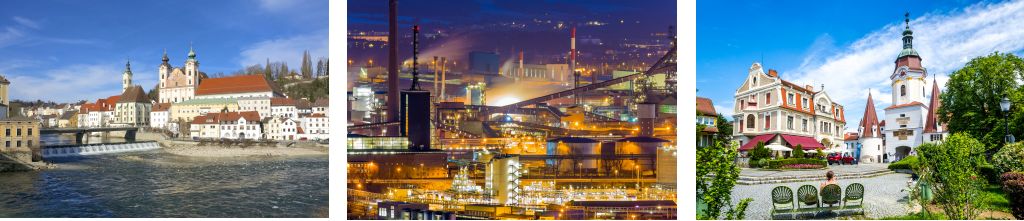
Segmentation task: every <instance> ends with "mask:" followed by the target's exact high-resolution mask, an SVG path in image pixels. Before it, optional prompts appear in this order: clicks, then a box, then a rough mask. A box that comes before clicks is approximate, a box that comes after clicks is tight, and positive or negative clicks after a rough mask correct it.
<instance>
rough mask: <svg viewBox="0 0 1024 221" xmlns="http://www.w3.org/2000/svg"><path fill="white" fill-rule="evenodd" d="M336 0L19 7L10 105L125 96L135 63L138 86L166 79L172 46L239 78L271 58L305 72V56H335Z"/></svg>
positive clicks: (12, 36) (12, 6)
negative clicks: (331, 25) (163, 67)
mask: <svg viewBox="0 0 1024 221" xmlns="http://www.w3.org/2000/svg"><path fill="white" fill-rule="evenodd" d="M327 30H328V12H327V0H259V1H249V0H221V1H199V0H188V1H128V0H107V1H55V0H43V1H11V2H5V3H4V6H3V7H0V57H2V58H3V59H0V74H2V75H4V76H5V77H7V78H8V79H9V80H10V81H11V99H26V100H35V99H43V100H52V101H59V102H66V101H77V100H82V99H85V100H95V99H97V98H101V97H107V96H110V95H115V94H119V93H120V88H121V87H120V81H121V72H122V71H123V70H124V64H125V59H128V58H130V59H131V62H132V71H133V73H134V75H135V77H134V80H135V84H139V85H142V86H143V87H144V88H145V89H146V90H149V89H152V88H153V86H154V85H156V83H157V78H158V75H157V66H158V65H159V64H160V62H161V61H160V57H161V55H162V53H163V50H164V49H165V48H166V49H167V53H168V56H169V57H170V60H171V61H170V63H171V65H172V66H175V67H180V66H182V65H183V62H184V59H185V57H186V54H187V53H188V48H189V44H190V42H191V43H192V44H193V45H194V48H195V50H196V53H197V59H198V60H199V62H200V70H201V71H203V72H206V73H208V74H211V75H213V74H215V73H218V72H223V73H225V74H230V73H232V72H234V71H236V70H239V69H241V68H243V67H244V66H247V65H250V64H257V63H259V64H262V63H263V62H264V61H265V60H266V59H268V58H269V59H270V60H271V61H286V62H288V64H289V66H290V67H292V68H293V69H298V67H299V64H300V61H301V55H302V51H303V50H307V49H308V50H309V51H310V53H311V56H312V57H314V58H316V57H327V51H328V49H327V42H328V39H327V37H328V31H327Z"/></svg>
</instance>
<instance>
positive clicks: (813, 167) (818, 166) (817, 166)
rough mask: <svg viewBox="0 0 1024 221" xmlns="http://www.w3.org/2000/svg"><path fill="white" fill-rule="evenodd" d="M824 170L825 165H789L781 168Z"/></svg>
mask: <svg viewBox="0 0 1024 221" xmlns="http://www.w3.org/2000/svg"><path fill="white" fill-rule="evenodd" d="M821 168H825V165H820V164H790V165H785V166H782V169H821Z"/></svg>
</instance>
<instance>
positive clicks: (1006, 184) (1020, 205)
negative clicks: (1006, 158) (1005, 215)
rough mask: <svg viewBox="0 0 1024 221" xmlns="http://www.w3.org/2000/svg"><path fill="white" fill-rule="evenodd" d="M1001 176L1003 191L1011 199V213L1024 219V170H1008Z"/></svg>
mask: <svg viewBox="0 0 1024 221" xmlns="http://www.w3.org/2000/svg"><path fill="white" fill-rule="evenodd" d="M1000 178H1001V179H1002V181H1003V192H1006V197H1007V198H1008V200H1009V201H1010V213H1012V214H1013V216H1014V217H1016V218H1017V219H1024V172H1007V173H1003V175H1002V176H1001V177H1000Z"/></svg>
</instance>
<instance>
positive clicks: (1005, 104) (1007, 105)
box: [999, 97, 1014, 144]
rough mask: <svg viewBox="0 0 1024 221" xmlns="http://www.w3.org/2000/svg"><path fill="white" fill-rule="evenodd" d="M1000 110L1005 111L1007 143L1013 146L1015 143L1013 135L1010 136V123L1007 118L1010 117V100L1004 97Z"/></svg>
mask: <svg viewBox="0 0 1024 221" xmlns="http://www.w3.org/2000/svg"><path fill="white" fill-rule="evenodd" d="M999 108H1000V109H1003V123H1005V127H1006V143H1007V144H1011V143H1013V142H1014V138H1013V134H1010V122H1009V121H1007V120H1006V118H1007V116H1009V115H1010V98H1007V97H1003V100H1002V101H1000V102H999Z"/></svg>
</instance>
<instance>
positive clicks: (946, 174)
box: [916, 133, 988, 220]
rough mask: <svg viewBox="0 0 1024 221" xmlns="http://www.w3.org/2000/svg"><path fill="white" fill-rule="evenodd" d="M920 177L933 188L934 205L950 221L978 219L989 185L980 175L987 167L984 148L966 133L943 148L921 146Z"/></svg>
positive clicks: (950, 140) (919, 151) (947, 140)
mask: <svg viewBox="0 0 1024 221" xmlns="http://www.w3.org/2000/svg"><path fill="white" fill-rule="evenodd" d="M917 149H918V157H919V158H920V159H919V166H920V168H918V170H916V171H917V172H918V174H923V175H921V179H922V180H923V181H925V182H929V183H931V184H932V187H933V188H932V189H933V190H934V191H933V193H934V194H935V202H938V203H939V206H940V207H941V208H942V211H943V213H945V214H946V217H949V219H955V220H965V219H975V218H978V215H979V214H981V211H982V210H983V209H984V208H983V207H984V206H985V205H986V202H985V199H984V198H983V190H982V189H984V188H985V186H987V185H988V182H986V180H984V178H982V177H980V176H979V174H978V171H979V167H981V165H983V164H984V163H985V158H984V155H983V154H981V153H982V152H983V151H984V150H985V145H984V144H982V143H981V142H979V141H978V140H976V139H974V138H972V137H971V135H969V134H966V133H955V134H953V135H952V136H949V138H947V139H946V140H945V141H944V142H943V143H942V144H940V145H935V144H922V145H921V146H918V148H917Z"/></svg>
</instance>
